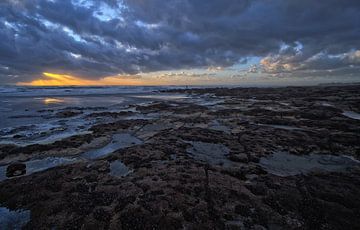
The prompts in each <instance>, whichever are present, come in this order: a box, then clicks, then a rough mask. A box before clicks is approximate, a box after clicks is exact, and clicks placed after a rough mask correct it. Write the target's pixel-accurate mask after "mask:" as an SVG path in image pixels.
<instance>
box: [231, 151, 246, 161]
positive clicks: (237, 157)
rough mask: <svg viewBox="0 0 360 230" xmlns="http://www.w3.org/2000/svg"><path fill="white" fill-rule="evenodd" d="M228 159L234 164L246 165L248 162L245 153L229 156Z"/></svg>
mask: <svg viewBox="0 0 360 230" xmlns="http://www.w3.org/2000/svg"><path fill="white" fill-rule="evenodd" d="M229 159H230V160H232V161H235V162H243V163H247V162H248V161H249V159H248V157H247V155H246V154H245V153H239V154H231V155H230V156H229Z"/></svg>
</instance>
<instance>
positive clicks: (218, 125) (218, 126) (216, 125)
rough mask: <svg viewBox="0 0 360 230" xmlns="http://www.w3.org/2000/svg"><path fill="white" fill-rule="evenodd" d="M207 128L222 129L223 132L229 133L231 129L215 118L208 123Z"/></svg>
mask: <svg viewBox="0 0 360 230" xmlns="http://www.w3.org/2000/svg"><path fill="white" fill-rule="evenodd" d="M209 129H212V130H216V131H222V132H224V133H228V134H229V133H230V132H231V129H230V128H229V127H228V126H226V125H222V124H221V123H220V122H219V121H217V120H215V121H212V122H211V123H210V124H209Z"/></svg>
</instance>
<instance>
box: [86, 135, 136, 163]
mask: <svg viewBox="0 0 360 230" xmlns="http://www.w3.org/2000/svg"><path fill="white" fill-rule="evenodd" d="M142 143H143V142H142V141H141V140H140V139H138V138H136V137H134V136H132V135H130V134H126V133H122V134H115V135H114V136H113V137H112V141H111V142H110V143H109V144H107V145H105V146H104V147H102V148H99V149H93V150H90V151H88V152H86V153H84V154H83V155H82V157H84V158H86V159H96V158H100V157H103V156H106V155H108V154H110V153H112V152H114V151H116V150H118V149H123V148H127V147H130V146H134V145H139V144H142Z"/></svg>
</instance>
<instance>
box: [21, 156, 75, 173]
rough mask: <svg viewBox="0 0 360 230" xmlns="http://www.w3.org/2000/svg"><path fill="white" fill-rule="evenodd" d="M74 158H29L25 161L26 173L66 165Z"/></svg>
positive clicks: (72, 161) (73, 160)
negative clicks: (29, 159)
mask: <svg viewBox="0 0 360 230" xmlns="http://www.w3.org/2000/svg"><path fill="white" fill-rule="evenodd" d="M77 160H78V159H76V158H66V157H47V158H44V159H38V160H31V161H28V162H26V163H25V164H26V175H30V174H32V173H35V172H40V171H44V170H46V169H50V168H54V167H57V166H60V165H68V164H72V163H74V162H76V161H77Z"/></svg>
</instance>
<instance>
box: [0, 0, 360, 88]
mask: <svg viewBox="0 0 360 230" xmlns="http://www.w3.org/2000/svg"><path fill="white" fill-rule="evenodd" d="M0 38H1V39H0V85H7V84H17V85H39V86H43V85H177V84H182V85H189V84H200V85H201V84H204V85H207V84H223V85H226V84H242V83H249V82H250V83H251V82H278V83H281V82H293V83H298V84H301V83H304V84H308V83H318V82H320V83H321V82H359V81H360V1H359V0H320V1H314V0H166V1H165V0H1V1H0Z"/></svg>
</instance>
